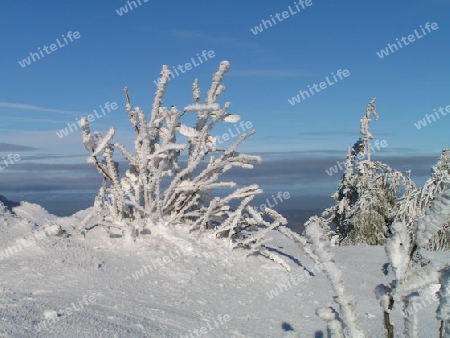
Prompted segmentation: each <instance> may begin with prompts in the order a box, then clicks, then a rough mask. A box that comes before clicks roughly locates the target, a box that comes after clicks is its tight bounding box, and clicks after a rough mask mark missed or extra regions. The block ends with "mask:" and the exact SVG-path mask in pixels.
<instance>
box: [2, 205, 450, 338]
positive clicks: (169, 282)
mask: <svg viewBox="0 0 450 338" xmlns="http://www.w3.org/2000/svg"><path fill="white" fill-rule="evenodd" d="M1 209H2V205H1V204H0V232H1V236H0V337H315V338H318V337H327V333H326V324H325V323H324V322H323V321H322V320H321V319H320V318H319V317H317V316H316V314H315V310H316V308H317V307H319V306H324V305H327V304H328V305H335V304H334V303H333V300H332V297H333V294H332V292H331V287H330V285H329V283H328V281H327V279H326V276H325V275H324V274H323V273H322V272H320V271H319V269H318V267H317V266H314V263H313V262H312V261H311V260H310V259H309V258H308V257H307V256H306V255H305V254H304V253H303V252H302V251H301V250H300V248H299V247H298V246H296V245H295V244H294V243H292V242H291V241H290V240H288V239H287V238H285V237H283V236H282V235H281V234H280V233H278V232H273V234H272V235H271V237H272V238H273V240H272V241H271V242H269V243H268V244H267V246H268V247H269V248H270V249H271V250H274V251H276V252H278V253H279V254H280V255H282V256H283V257H284V259H285V260H286V261H287V262H288V263H289V265H290V266H291V272H290V273H287V272H286V271H285V270H284V269H283V268H282V267H281V266H280V265H278V264H276V263H274V262H272V261H270V260H268V259H266V258H263V257H261V256H249V257H245V252H244V251H239V250H235V251H231V250H230V249H229V248H228V247H227V246H226V245H224V243H220V242H219V241H218V240H215V239H212V238H200V239H198V240H194V239H193V238H192V236H191V235H189V234H188V233H187V232H186V231H185V230H184V229H183V228H172V227H163V226H160V227H158V228H155V229H154V231H153V233H152V234H150V235H147V236H146V238H142V239H140V240H138V241H137V242H136V243H135V244H131V245H126V246H125V245H123V244H122V242H121V240H120V239H110V238H107V236H106V234H105V233H104V232H103V230H102V229H101V228H95V229H94V230H92V231H91V232H90V233H89V234H88V235H87V236H86V238H83V237H81V236H77V235H76V234H75V233H74V231H73V227H75V226H77V225H78V224H79V223H80V220H81V219H82V218H83V217H84V215H85V214H86V213H87V211H86V210H85V211H81V212H79V213H77V214H75V215H73V216H72V217H65V218H58V217H56V216H54V215H51V214H49V213H47V212H46V211H45V210H44V209H43V208H41V207H40V206H38V205H35V204H29V203H22V204H21V205H20V206H17V207H13V208H12V209H13V211H14V213H15V215H13V214H11V213H10V212H9V211H7V210H3V211H1ZM59 227H61V228H62V229H63V231H60V230H58V229H59ZM55 233H57V235H55ZM333 250H334V252H335V254H336V261H337V264H338V266H340V267H341V268H342V269H343V274H344V282H345V285H346V289H347V291H348V292H350V293H351V294H353V295H354V296H355V297H356V299H357V312H358V314H359V316H360V319H361V322H362V324H363V326H364V327H365V329H366V330H367V332H368V334H369V337H385V330H384V328H383V323H382V313H381V308H380V306H379V304H378V301H377V300H376V299H375V295H374V291H373V290H374V288H375V286H376V285H377V284H380V283H387V282H389V281H391V280H392V275H390V276H385V275H384V274H383V271H382V268H383V265H384V264H385V263H386V262H387V258H386V255H385V252H384V248H383V247H366V246H358V247H337V248H334V249H333ZM439 255H442V256H445V255H448V254H447V253H439ZM445 257H446V258H448V257H447V256H445ZM436 307H437V304H436V303H433V304H431V305H427V306H426V307H425V308H424V309H422V310H420V315H419V320H420V337H435V336H437V332H438V322H437V321H436V319H435V310H436ZM392 320H393V321H394V323H395V325H396V335H395V336H396V337H401V336H402V332H401V331H402V330H403V325H402V316H401V314H400V309H395V311H394V313H393V315H392Z"/></svg>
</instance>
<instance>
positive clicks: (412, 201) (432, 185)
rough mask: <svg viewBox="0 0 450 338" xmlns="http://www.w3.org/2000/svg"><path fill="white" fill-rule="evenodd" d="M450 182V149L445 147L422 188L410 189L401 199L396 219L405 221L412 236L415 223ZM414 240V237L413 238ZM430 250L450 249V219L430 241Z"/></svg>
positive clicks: (446, 220)
mask: <svg viewBox="0 0 450 338" xmlns="http://www.w3.org/2000/svg"><path fill="white" fill-rule="evenodd" d="M448 184H450V149H443V150H442V154H441V156H440V158H439V160H438V162H437V164H436V165H435V166H433V167H432V168H431V175H430V178H429V179H428V180H427V181H426V182H425V184H424V185H423V187H422V188H420V189H415V188H414V189H408V191H407V192H406V193H405V194H404V196H403V197H402V198H401V199H400V200H399V202H398V206H397V209H398V211H397V214H396V217H395V219H396V220H397V221H401V222H403V223H404V224H405V225H406V227H407V229H408V231H409V233H410V235H411V237H414V236H415V232H414V227H413V224H414V222H415V221H416V220H417V218H418V217H419V216H420V215H422V214H424V213H425V212H426V211H427V210H428V209H429V208H430V207H431V205H432V203H433V201H434V198H435V196H436V195H437V194H439V193H441V192H442V191H443V189H444V187H445V186H446V185H448ZM412 240H413V239H412ZM428 249H429V250H447V251H449V250H450V219H448V218H447V219H445V220H444V221H443V223H442V224H441V226H440V227H439V229H438V230H437V232H436V233H435V234H434V235H433V237H432V238H431V239H430V242H429V243H428Z"/></svg>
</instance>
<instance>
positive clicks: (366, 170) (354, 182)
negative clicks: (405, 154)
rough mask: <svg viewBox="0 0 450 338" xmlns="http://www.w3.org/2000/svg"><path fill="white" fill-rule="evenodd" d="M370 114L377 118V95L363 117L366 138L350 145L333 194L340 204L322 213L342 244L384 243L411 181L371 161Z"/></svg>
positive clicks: (363, 131) (379, 163)
mask: <svg viewBox="0 0 450 338" xmlns="http://www.w3.org/2000/svg"><path fill="white" fill-rule="evenodd" d="M371 115H374V117H375V120H378V114H377V112H376V108H375V98H373V99H372V100H371V101H370V102H369V104H368V106H367V109H366V113H365V114H364V116H363V117H362V118H361V129H360V132H361V134H362V135H363V138H360V139H359V140H358V141H357V142H356V143H355V144H354V146H353V147H352V148H348V151H347V159H346V171H345V172H344V174H343V176H342V178H341V180H340V183H339V188H338V190H337V191H336V192H335V193H334V194H333V195H332V197H333V198H334V200H335V201H336V202H337V204H336V205H335V206H333V207H331V208H328V209H327V210H325V211H324V213H323V217H325V218H326V219H327V222H328V223H329V224H330V227H331V229H332V230H334V231H335V233H336V234H337V236H334V239H335V241H336V242H337V243H338V244H341V245H351V244H359V243H364V244H368V245H378V244H384V243H385V241H386V238H387V237H388V236H389V225H390V224H391V223H392V220H393V218H394V217H395V215H396V204H397V200H398V195H399V193H400V191H401V189H402V188H403V187H404V186H406V184H408V180H407V178H406V177H405V176H404V175H403V174H402V173H401V172H399V171H397V170H394V169H392V168H391V167H389V166H388V165H387V164H385V163H382V162H379V161H376V162H374V161H372V160H371V153H370V144H369V141H370V140H371V139H373V136H372V134H371V133H370V132H369V123H370V122H371V119H370V116H371ZM331 236H332V234H331Z"/></svg>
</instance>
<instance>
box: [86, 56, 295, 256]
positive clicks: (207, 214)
mask: <svg viewBox="0 0 450 338" xmlns="http://www.w3.org/2000/svg"><path fill="white" fill-rule="evenodd" d="M229 67H230V64H229V62H228V61H223V62H221V63H220V67H219V70H218V71H217V72H216V73H215V74H214V76H213V79H212V84H211V87H210V89H209V91H208V93H207V95H206V99H205V103H201V102H200V98H201V93H200V87H199V84H198V81H197V80H195V81H194V84H193V86H192V91H193V100H194V103H193V104H191V105H187V106H186V107H185V108H184V109H183V110H182V111H179V110H178V109H177V107H174V106H172V107H171V108H168V107H163V106H162V103H163V96H164V93H165V91H166V87H167V84H168V81H169V77H170V74H171V72H170V70H169V67H168V66H163V68H162V70H161V78H160V81H159V83H158V87H157V89H156V93H155V98H154V101H153V106H152V110H151V115H150V118H149V119H147V117H146V115H145V114H144V112H143V111H142V110H141V109H140V108H139V107H135V108H132V105H131V99H130V96H129V93H128V90H127V88H125V97H126V111H127V113H128V117H129V120H130V123H131V125H132V127H133V129H134V131H135V133H136V140H135V142H134V151H130V150H129V149H128V148H127V147H125V145H123V144H121V143H117V142H113V137H114V134H115V129H114V128H111V129H110V130H109V131H108V132H107V134H106V135H105V136H103V135H102V134H101V133H99V132H95V133H91V131H90V127H89V122H88V120H87V119H86V118H83V119H82V121H81V125H82V128H83V143H84V145H85V147H86V149H87V151H88V152H89V153H90V156H89V158H88V162H89V163H92V164H94V165H95V166H96V167H97V170H98V171H99V172H100V174H101V175H102V176H103V184H102V186H101V188H100V191H99V194H98V196H97V198H96V200H95V203H94V208H93V212H92V213H91V214H90V215H89V216H88V217H87V218H86V219H85V220H84V221H83V223H82V225H81V230H86V229H91V228H92V227H93V226H95V225H104V226H106V227H107V228H108V230H109V231H110V232H111V233H112V234H113V233H116V234H117V235H119V236H120V235H121V236H123V237H124V238H128V239H134V237H135V236H138V235H139V234H141V233H143V232H151V229H152V227H154V226H156V225H157V224H164V225H171V224H176V223H178V224H180V223H181V224H184V225H185V226H187V227H189V229H190V230H191V231H196V232H199V233H202V232H210V233H213V234H215V235H216V237H221V238H228V239H230V240H231V243H232V245H233V247H245V248H248V249H250V251H252V252H255V251H256V252H260V253H261V254H263V255H265V256H268V257H269V258H271V259H274V260H277V261H279V262H281V261H282V260H281V258H277V257H275V255H274V254H273V253H272V252H269V251H267V250H266V249H264V248H263V243H264V240H263V239H264V237H265V235H266V234H267V233H268V231H270V230H272V229H275V228H277V227H278V226H279V225H283V224H286V223H287V221H286V219H285V218H284V217H282V216H281V215H280V214H278V213H277V212H275V211H274V210H272V209H269V208H267V209H265V211H264V212H263V213H260V212H256V211H255V210H254V209H253V208H252V207H251V206H250V202H251V201H252V199H253V198H254V197H255V196H256V195H257V194H260V193H262V190H261V189H259V187H258V186H257V185H254V184H253V185H249V186H246V187H240V188H237V186H236V183H234V182H230V181H222V180H221V177H222V176H223V174H224V173H226V172H228V171H229V170H231V169H233V168H241V169H252V168H253V165H254V164H256V163H260V162H261V158H260V157H259V156H253V155H247V154H242V153H240V152H238V151H237V147H238V146H239V144H241V142H242V141H244V140H245V139H246V138H248V137H249V136H251V135H252V134H254V131H250V132H248V133H245V134H242V135H240V137H239V138H238V139H237V140H236V141H235V142H234V143H233V144H232V145H231V146H230V147H229V148H228V149H220V148H218V147H217V145H216V138H215V137H214V136H213V135H211V130H212V129H213V127H214V126H216V125H217V124H218V123H219V122H225V123H236V122H238V121H239V119H240V117H239V115H235V114H230V113H228V109H229V107H230V105H231V103H230V102H226V103H225V104H224V105H223V106H222V105H220V104H219V103H218V102H217V101H218V99H219V98H220V97H221V95H222V94H223V92H224V91H225V86H224V85H223V84H222V81H223V78H224V76H225V74H226V73H227V72H228V70H229ZM187 114H194V115H195V117H196V123H195V124H194V125H193V126H188V125H187V124H185V123H183V121H182V120H183V118H184V117H185V116H186V115H187ZM180 139H181V140H184V141H179V140H180ZM116 152H119V153H120V154H121V155H122V156H123V157H124V158H125V160H126V161H127V162H128V168H127V169H126V171H125V174H124V175H123V176H122V177H120V176H121V175H120V171H119V163H118V162H117V161H115V160H114V155H115V153H116ZM100 156H101V157H102V159H101V158H100ZM183 156H185V160H184V161H183ZM224 189H225V190H227V189H228V190H230V189H231V190H232V191H231V192H230V193H229V194H225V195H223V194H222V195H218V194H217V193H216V192H217V191H218V190H224ZM233 202H235V204H236V205H237V207H234V208H233V207H231V205H232V204H233Z"/></svg>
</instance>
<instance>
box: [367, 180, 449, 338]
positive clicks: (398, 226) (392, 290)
mask: <svg viewBox="0 0 450 338" xmlns="http://www.w3.org/2000/svg"><path fill="white" fill-rule="evenodd" d="M449 217H450V185H447V186H445V187H444V188H443V191H442V193H440V194H438V195H437V196H436V197H435V199H434V201H433V203H432V205H431V207H430V208H429V209H428V210H427V211H426V213H425V214H424V215H421V216H420V217H419V218H417V219H416V220H415V221H414V223H413V224H412V227H413V232H414V233H415V235H414V236H411V234H410V231H409V229H408V227H407V226H406V224H405V223H404V222H403V221H400V220H399V221H396V222H395V223H394V224H393V225H392V226H391V231H392V234H391V235H390V237H389V239H388V240H387V243H386V247H385V249H386V253H387V256H388V259H389V263H390V266H391V269H392V271H393V273H394V277H395V278H394V280H393V281H392V282H391V283H390V285H388V286H385V285H379V286H378V287H377V289H376V294H377V296H378V298H379V299H381V302H380V304H381V306H382V308H383V311H384V314H385V327H386V329H387V330H388V337H393V335H389V333H392V332H393V326H392V324H391V323H390V320H389V313H390V311H391V310H392V309H393V307H394V304H395V303H403V314H404V317H405V330H404V333H405V335H406V337H417V329H418V318H417V311H416V307H415V305H414V304H416V303H417V302H418V300H419V299H421V298H423V295H424V293H425V291H427V289H428V288H429V287H430V285H431V284H438V283H439V279H440V283H441V290H445V289H446V288H447V286H446V283H447V280H446V277H445V276H442V277H441V278H439V275H440V273H441V272H442V271H444V270H445V269H448V266H447V265H448V263H447V262H440V261H437V260H435V259H433V258H432V257H436V256H430V255H428V254H427V253H428V252H429V251H427V249H428V247H429V242H430V239H431V238H432V237H433V236H435V234H436V232H437V231H438V230H439V229H440V228H441V227H442V224H443V223H444V222H445V220H447V219H448V218H449ZM380 290H382V292H381V291H380ZM446 301H447V299H446V298H445V297H441V307H443V306H444V305H442V304H445V302H446ZM422 302H423V301H422ZM441 307H440V308H441ZM386 317H387V318H386ZM438 319H439V320H441V321H445V320H446V319H444V317H443V312H442V311H438ZM392 334H393V333H392Z"/></svg>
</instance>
